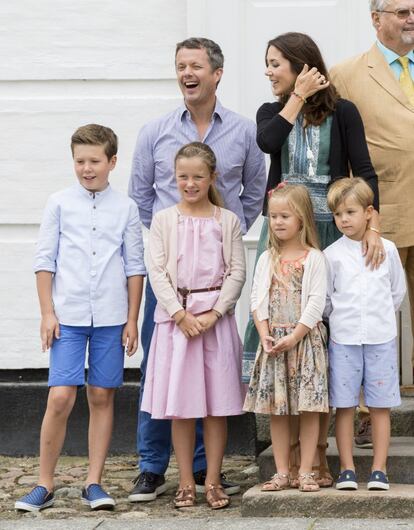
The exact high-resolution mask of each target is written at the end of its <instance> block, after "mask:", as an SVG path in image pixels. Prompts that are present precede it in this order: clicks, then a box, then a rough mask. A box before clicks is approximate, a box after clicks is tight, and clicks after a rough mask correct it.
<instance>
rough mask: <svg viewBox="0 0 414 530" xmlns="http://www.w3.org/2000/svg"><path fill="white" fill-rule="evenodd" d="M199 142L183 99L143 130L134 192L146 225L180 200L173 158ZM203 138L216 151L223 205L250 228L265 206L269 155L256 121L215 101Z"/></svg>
mask: <svg viewBox="0 0 414 530" xmlns="http://www.w3.org/2000/svg"><path fill="white" fill-rule="evenodd" d="M194 141H200V139H199V136H198V131H197V127H196V125H195V123H194V122H193V120H192V119H191V114H190V112H189V111H188V109H187V108H186V106H185V105H184V104H183V105H181V106H180V107H179V108H178V109H176V110H175V111H173V112H171V113H169V114H167V115H165V116H162V117H161V118H158V119H156V120H153V121H151V122H149V123H147V124H146V125H144V127H143V128H142V129H141V131H140V133H139V135H138V139H137V143H136V147H135V152H134V157H133V161H132V171H131V178H130V181H129V195H130V197H132V198H133V199H134V200H135V202H136V203H137V204H138V208H139V214H140V217H141V220H142V222H143V224H144V225H145V226H146V227H148V228H149V227H150V225H151V220H152V216H153V215H154V214H155V213H156V212H158V211H159V210H162V209H164V208H168V207H169V206H173V205H174V204H177V203H178V202H179V200H180V195H179V193H178V190H177V185H176V182H175V176H174V158H175V155H176V153H177V151H178V149H180V147H182V146H183V145H184V144H188V143H190V142H194ZM202 141H203V142H204V143H206V144H207V145H209V146H210V147H211V149H212V150H213V151H214V154H215V155H216V159H217V172H218V176H217V188H218V190H219V192H220V193H221V195H222V197H223V200H224V204H225V206H226V208H228V209H229V210H231V211H233V212H234V213H235V214H236V215H237V216H238V217H239V219H240V224H241V228H242V232H243V233H246V232H247V230H248V229H249V228H250V226H251V225H252V224H253V222H254V221H255V219H256V218H257V216H258V215H259V213H260V211H261V209H262V206H263V199H264V195H265V189H266V168H265V160H264V154H263V153H262V152H261V151H260V149H259V147H258V146H257V144H256V125H255V123H254V122H252V121H251V120H249V119H247V118H245V117H243V116H240V114H236V113H235V112H232V111H231V110H228V109H226V108H224V107H223V106H222V105H221V103H220V102H219V101H218V100H216V106H215V109H214V112H213V115H212V117H211V122H210V125H209V127H208V129H207V131H206V133H205V136H204V138H203V139H202Z"/></svg>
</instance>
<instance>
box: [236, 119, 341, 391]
mask: <svg viewBox="0 0 414 530" xmlns="http://www.w3.org/2000/svg"><path fill="white" fill-rule="evenodd" d="M331 126H332V116H329V117H328V118H327V119H326V120H325V121H324V122H323V123H322V124H321V125H320V126H314V125H310V126H308V127H306V128H304V127H303V116H302V115H299V116H298V117H297V119H296V121H295V123H294V125H293V128H292V130H291V132H290V134H289V136H288V137H287V139H286V141H285V143H284V145H283V147H282V156H281V162H282V182H286V183H289V184H302V185H303V186H306V188H307V189H308V191H309V194H310V196H311V199H312V205H313V209H314V213H315V221H316V228H317V229H318V235H319V242H320V246H321V249H322V250H323V249H324V248H326V247H328V246H329V245H331V244H332V243H334V242H335V241H336V240H337V239H339V237H340V236H341V235H342V234H341V233H340V232H339V230H338V229H337V228H336V225H335V223H334V221H333V217H332V213H331V212H330V210H329V208H328V205H327V202H326V196H327V193H328V184H329V182H330V180H331V176H330V169H329V163H328V159H329V149H330V143H331ZM267 245H268V220H267V218H266V217H265V218H264V221H263V225H262V230H261V233H260V238H259V242H258V245H257V253H256V263H257V260H258V259H259V257H260V255H261V254H262V253H263V252H264V251H265V250H266V248H267ZM258 345H259V335H258V333H257V330H256V326H255V325H254V322H253V319H252V317H251V316H250V318H249V322H248V324H247V327H246V332H245V335H244V348H243V350H244V351H243V371H242V381H243V382H244V383H248V382H249V381H250V375H251V373H252V369H253V364H254V359H255V357H256V352H257V348H258Z"/></svg>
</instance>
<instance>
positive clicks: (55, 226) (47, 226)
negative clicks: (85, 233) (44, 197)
mask: <svg viewBox="0 0 414 530" xmlns="http://www.w3.org/2000/svg"><path fill="white" fill-rule="evenodd" d="M59 227H60V208H59V203H58V202H57V201H56V200H55V199H54V197H53V196H52V197H50V198H49V199H48V201H47V203H46V206H45V210H44V212H43V218H42V223H41V225H40V231H39V237H38V241H37V247H36V254H35V260H34V271H35V272H39V271H48V272H53V273H55V272H56V258H57V254H58V248H59Z"/></svg>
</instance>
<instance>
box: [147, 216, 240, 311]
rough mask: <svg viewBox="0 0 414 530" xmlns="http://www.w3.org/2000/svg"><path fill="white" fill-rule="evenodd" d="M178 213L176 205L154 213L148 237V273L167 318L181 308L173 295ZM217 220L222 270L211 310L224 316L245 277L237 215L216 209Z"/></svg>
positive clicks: (237, 295) (175, 292)
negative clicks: (221, 245)
mask: <svg viewBox="0 0 414 530" xmlns="http://www.w3.org/2000/svg"><path fill="white" fill-rule="evenodd" d="M178 215H179V212H178V209H177V207H176V206H172V207H170V208H166V209H165V210H161V211H159V212H157V213H156V214H155V216H154V218H153V220H152V223H151V229H150V236H149V252H148V274H149V278H150V282H151V286H152V288H153V290H154V293H155V296H156V298H157V301H158V303H159V304H160V305H161V307H162V308H163V309H165V310H166V311H167V313H168V314H169V315H170V316H171V317H172V316H173V315H174V313H176V312H177V311H180V310H181V309H183V306H182V305H181V303H180V302H179V300H178V296H177V233H178ZM219 222H220V224H221V227H222V233H223V259H224V266H225V270H224V279H223V285H222V288H221V291H220V295H219V297H218V300H217V302H216V304H215V306H214V307H213V308H212V309H214V310H216V311H218V312H219V313H221V314H222V315H224V314H225V313H227V312H232V311H234V307H235V305H236V302H237V300H238V299H239V297H240V293H241V290H242V288H243V285H244V282H245V280H246V264H245V258H244V248H243V242H242V235H241V231H240V222H239V219H238V217H237V216H236V215H235V214H234V213H233V212H230V211H229V210H225V209H223V208H220V219H219ZM180 287H181V286H180ZM193 287H194V288H196V286H193Z"/></svg>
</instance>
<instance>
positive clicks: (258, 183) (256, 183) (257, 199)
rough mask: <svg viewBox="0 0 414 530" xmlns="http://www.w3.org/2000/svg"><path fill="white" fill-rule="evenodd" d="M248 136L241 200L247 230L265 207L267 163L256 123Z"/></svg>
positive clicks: (251, 127)
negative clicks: (258, 142) (260, 145)
mask: <svg viewBox="0 0 414 530" xmlns="http://www.w3.org/2000/svg"><path fill="white" fill-rule="evenodd" d="M246 136H247V138H246V146H247V156H246V161H245V164H244V168H243V181H242V182H243V191H242V193H241V195H240V201H241V203H242V205H243V213H244V218H245V223H246V231H247V230H249V228H250V227H251V226H252V224H253V223H254V222H255V220H256V218H257V216H258V214H259V213H260V211H261V210H262V208H263V200H264V196H265V191H266V164H265V159H264V155H263V152H262V151H261V150H260V149H259V146H258V145H257V143H256V125H255V124H254V123H253V122H252V123H251V126H250V127H249V129H248V134H247V135H246Z"/></svg>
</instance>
